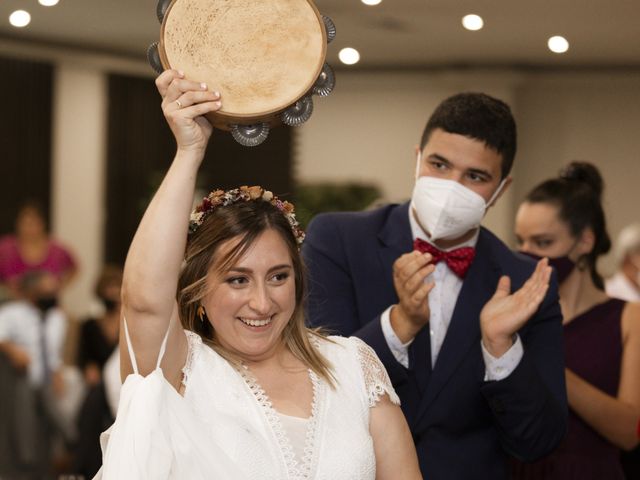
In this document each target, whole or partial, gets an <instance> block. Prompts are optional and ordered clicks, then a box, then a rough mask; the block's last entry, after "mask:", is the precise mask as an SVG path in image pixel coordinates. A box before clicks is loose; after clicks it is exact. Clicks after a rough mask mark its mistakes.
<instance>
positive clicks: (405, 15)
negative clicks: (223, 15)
mask: <svg viewBox="0 0 640 480" xmlns="http://www.w3.org/2000/svg"><path fill="white" fill-rule="evenodd" d="M256 1H262V0H256ZM315 3H316V5H317V6H318V9H319V10H320V11H321V13H323V14H325V15H328V16H330V17H331V18H332V19H333V21H334V22H335V24H336V26H337V30H338V36H337V38H336V40H335V41H334V42H333V43H332V44H331V45H330V47H329V52H328V59H329V61H330V62H331V63H332V64H333V65H334V66H337V64H338V60H337V52H338V51H339V49H340V48H342V47H346V46H350V47H354V48H357V49H358V50H359V51H360V52H361V56H362V60H361V62H360V64H359V66H361V67H371V68H388V67H393V68H439V67H465V66H508V67H513V66H524V67H553V68H558V67H560V68H562V67H571V68H576V67H578V68H583V67H588V68H601V67H616V68H619V67H632V68H638V67H640V0H530V1H524V0H383V1H382V3H381V4H380V5H378V6H375V7H369V6H366V5H363V4H362V3H361V2H360V0H317V1H316V2H315ZM155 8H156V0H61V1H60V3H59V4H58V5H57V6H55V7H43V6H41V5H39V4H38V3H37V0H2V1H1V2H0V38H5V39H12V40H24V41H25V42H29V43H36V44H37V43H41V44H46V45H58V46H66V47H73V48H79V49H83V50H97V51H101V52H110V53H117V54H124V55H127V56H133V57H141V58H142V57H144V55H145V52H146V49H147V46H148V45H149V44H150V43H151V42H153V41H155V40H157V39H158V36H159V23H158V21H157V18H156V15H155ZM16 9H26V10H28V11H30V13H31V15H32V22H31V24H30V25H29V26H28V27H26V28H24V29H16V28H14V27H12V26H10V25H9V22H8V16H9V14H10V13H11V12H12V11H13V10H16ZM467 13H476V14H479V15H481V16H482V17H483V18H484V21H485V28H484V29H483V30H480V31H478V32H469V31H467V30H464V29H463V28H462V26H461V23H460V20H461V18H462V16H463V15H465V14H467ZM552 35H563V36H565V37H566V38H567V39H568V40H569V42H570V45H571V47H570V50H569V52H567V53H566V54H564V55H558V54H553V53H551V52H549V50H548V49H547V46H546V42H547V38H548V37H549V36H552ZM0 53H1V52H0Z"/></svg>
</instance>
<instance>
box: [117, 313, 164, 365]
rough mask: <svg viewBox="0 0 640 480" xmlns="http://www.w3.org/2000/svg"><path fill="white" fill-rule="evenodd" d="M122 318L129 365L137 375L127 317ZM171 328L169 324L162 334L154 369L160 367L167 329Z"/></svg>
mask: <svg viewBox="0 0 640 480" xmlns="http://www.w3.org/2000/svg"><path fill="white" fill-rule="evenodd" d="M122 319H123V320H124V336H125V338H126V339H127V349H128V350H129V359H130V360H131V366H132V367H133V371H134V373H135V374H136V375H138V363H137V362H136V355H135V353H134V352H133V345H132V344H131V337H129V328H128V327H127V318H126V317H124V316H123V317H122ZM170 329H171V324H169V326H168V327H167V333H165V334H164V338H163V339H162V345H160V353H159V354H158V361H157V362H156V369H158V368H159V367H160V363H161V362H162V358H163V357H164V352H165V351H166V349H167V339H168V338H169V330H170Z"/></svg>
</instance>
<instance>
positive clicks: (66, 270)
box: [0, 202, 77, 295]
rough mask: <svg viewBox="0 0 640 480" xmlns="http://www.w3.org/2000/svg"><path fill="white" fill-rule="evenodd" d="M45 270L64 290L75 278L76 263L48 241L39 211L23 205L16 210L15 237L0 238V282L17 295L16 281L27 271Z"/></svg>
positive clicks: (33, 205)
mask: <svg viewBox="0 0 640 480" xmlns="http://www.w3.org/2000/svg"><path fill="white" fill-rule="evenodd" d="M34 270H39V271H45V272H49V273H51V274H52V275H53V276H55V277H56V278H57V279H58V283H59V285H60V286H61V287H64V286H65V285H66V284H67V283H68V282H69V281H70V280H71V279H72V278H73V277H74V275H75V273H76V271H77V263H76V260H75V259H74V257H73V255H72V254H71V252H70V251H69V250H68V249H67V248H66V247H64V246H63V245H62V244H61V243H59V242H58V241H56V240H54V239H52V238H51V236H50V235H49V232H48V231H47V224H46V219H45V215H44V213H43V210H42V208H41V207H40V206H39V205H38V204H37V203H35V202H26V203H25V204H23V205H22V207H21V208H20V210H19V211H18V215H17V217H16V223H15V234H13V235H6V236H4V237H2V238H1V239H0V283H2V284H5V285H6V287H7V288H8V290H9V292H10V293H12V294H13V295H15V294H16V293H17V291H16V287H17V282H18V280H19V279H20V277H21V276H22V275H24V274H25V273H26V272H29V271H34Z"/></svg>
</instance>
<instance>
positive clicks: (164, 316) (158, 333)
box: [120, 70, 220, 387]
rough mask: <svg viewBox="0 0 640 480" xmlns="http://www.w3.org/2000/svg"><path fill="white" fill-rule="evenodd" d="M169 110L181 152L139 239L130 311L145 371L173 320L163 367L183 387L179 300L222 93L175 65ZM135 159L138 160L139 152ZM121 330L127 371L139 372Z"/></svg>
mask: <svg viewBox="0 0 640 480" xmlns="http://www.w3.org/2000/svg"><path fill="white" fill-rule="evenodd" d="M156 86H157V87H158V91H159V92H160V95H161V96H162V111H163V113H164V116H165V118H166V119H167V122H168V124H169V127H170V128H171V131H172V132H173V135H174V137H175V139H176V144H177V150H176V156H175V158H174V160H173V162H172V164H171V167H170V168H169V170H168V172H167V174H166V176H165V177H164V180H163V181H162V184H161V185H160V187H159V188H158V191H157V192H156V194H155V195H154V197H153V199H152V200H151V203H150V204H149V206H148V207H147V210H146V212H145V214H144V216H143V218H142V220H141V222H140V225H139V226H138V229H137V231H136V234H135V236H134V238H133V241H132V242H131V246H130V248H129V253H128V254H127V260H126V263H125V268H124V279H123V285H122V303H123V314H124V318H126V322H127V326H128V330H129V334H130V336H131V340H132V344H133V349H134V352H135V356H136V360H137V365H138V368H139V371H140V373H141V374H142V375H147V374H148V373H150V372H151V371H153V369H154V368H155V363H156V360H157V358H158V353H159V350H160V345H161V343H162V340H163V338H164V335H165V333H166V331H167V328H168V327H169V325H170V324H171V331H170V333H169V338H168V342H167V352H166V354H165V356H164V359H163V362H162V367H163V371H164V375H165V377H166V378H167V379H168V380H169V381H170V382H171V383H172V384H174V385H175V386H176V387H178V386H179V384H180V370H181V368H182V366H183V365H184V362H185V359H186V354H187V343H186V338H185V335H184V333H183V331H182V327H181V326H180V322H179V320H178V313H177V305H176V288H177V283H178V275H179V272H180V266H181V263H182V260H183V256H184V251H185V246H186V240H187V232H188V228H189V214H190V211H191V206H192V202H193V195H194V188H195V181H196V175H197V172H198V168H199V166H200V163H201V162H202V159H203V157H204V152H205V149H206V146H207V142H208V140H209V137H210V136H211V130H212V127H211V125H210V124H209V122H208V121H207V120H206V119H205V118H204V117H203V116H202V115H204V114H205V113H208V112H212V111H216V110H218V109H219V108H220V101H219V100H220V97H219V95H218V94H217V93H215V92H211V91H209V90H208V88H207V85H205V84H201V83H197V82H192V81H189V80H186V79H185V78H184V75H183V74H182V73H181V72H177V71H175V70H167V71H165V72H163V73H162V74H161V75H160V76H159V77H158V78H157V79H156ZM132 161H135V159H132ZM122 327H123V328H121V329H120V332H121V334H120V351H121V352H122V354H121V374H122V375H123V378H124V377H125V376H126V375H128V374H129V373H131V372H132V371H133V369H132V366H131V362H130V361H129V356H128V355H127V354H126V352H127V346H126V340H125V338H124V326H122Z"/></svg>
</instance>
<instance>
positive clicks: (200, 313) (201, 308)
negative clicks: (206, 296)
mask: <svg viewBox="0 0 640 480" xmlns="http://www.w3.org/2000/svg"><path fill="white" fill-rule="evenodd" d="M197 315H198V317H200V321H201V322H203V323H204V317H206V315H207V313H206V312H205V311H204V307H203V306H202V305H200V306H199V307H198V311H197Z"/></svg>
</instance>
